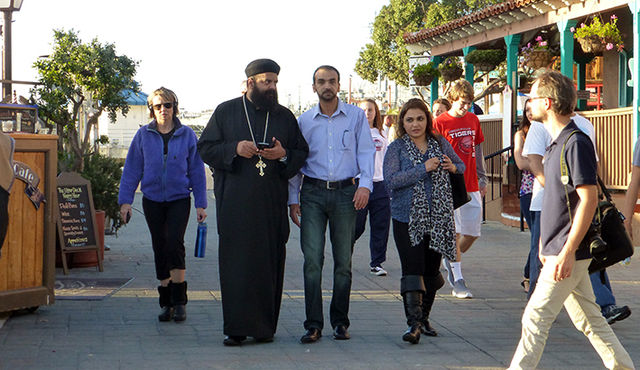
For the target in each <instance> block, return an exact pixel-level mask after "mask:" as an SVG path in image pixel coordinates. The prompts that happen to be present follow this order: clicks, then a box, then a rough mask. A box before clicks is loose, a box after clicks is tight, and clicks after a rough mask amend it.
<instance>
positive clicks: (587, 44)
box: [577, 36, 605, 54]
mask: <svg viewBox="0 0 640 370" xmlns="http://www.w3.org/2000/svg"><path fill="white" fill-rule="evenodd" d="M577 40H578V42H579V43H580V47H582V51H584V52H585V53H592V54H601V53H602V52H603V51H604V49H605V43H603V42H602V39H601V38H600V37H598V36H587V37H583V38H579V39H577Z"/></svg>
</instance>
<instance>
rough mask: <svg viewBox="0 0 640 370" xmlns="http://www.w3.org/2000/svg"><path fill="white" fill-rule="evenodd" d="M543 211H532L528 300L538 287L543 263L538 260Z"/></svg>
mask: <svg viewBox="0 0 640 370" xmlns="http://www.w3.org/2000/svg"><path fill="white" fill-rule="evenodd" d="M541 213H542V212H541V211H531V246H530V248H529V293H527V299H529V298H531V294H532V293H533V289H535V287H536V282H537V281H538V276H540V270H541V269H542V262H540V259H539V258H538V246H539V244H540V214H541Z"/></svg>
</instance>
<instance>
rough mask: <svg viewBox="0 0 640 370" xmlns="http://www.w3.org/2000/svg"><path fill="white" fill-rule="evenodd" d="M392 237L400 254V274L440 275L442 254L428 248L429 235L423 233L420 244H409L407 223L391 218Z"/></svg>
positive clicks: (430, 276)
mask: <svg viewBox="0 0 640 370" xmlns="http://www.w3.org/2000/svg"><path fill="white" fill-rule="evenodd" d="M393 239H394V240H395V241H396V247H397V248H398V254H399V255H400V264H401V265H402V276H407V275H420V276H423V277H425V278H433V277H436V276H438V275H440V260H441V259H442V255H441V254H440V253H438V252H436V251H434V250H433V249H431V248H429V241H430V237H429V235H425V236H424V239H423V240H422V242H421V243H420V244H418V245H416V246H411V241H410V239H409V224H408V223H405V222H400V221H397V220H393Z"/></svg>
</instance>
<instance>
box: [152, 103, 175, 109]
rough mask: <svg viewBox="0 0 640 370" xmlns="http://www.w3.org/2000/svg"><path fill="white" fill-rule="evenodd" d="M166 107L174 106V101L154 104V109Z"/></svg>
mask: <svg viewBox="0 0 640 370" xmlns="http://www.w3.org/2000/svg"><path fill="white" fill-rule="evenodd" d="M162 107H165V108H167V109H171V108H173V103H162V104H154V105H153V109H155V110H160V108H162Z"/></svg>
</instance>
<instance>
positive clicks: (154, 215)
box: [118, 87, 207, 322]
mask: <svg viewBox="0 0 640 370" xmlns="http://www.w3.org/2000/svg"><path fill="white" fill-rule="evenodd" d="M147 103H148V105H149V116H150V117H151V118H154V120H153V121H151V123H149V124H148V125H146V126H143V127H141V128H140V129H139V130H138V132H137V133H136V135H135V137H134V138H133V142H132V143H131V146H130V147H129V153H128V154H127V160H126V162H125V164H124V170H123V172H122V179H121V181H120V194H119V196H118V202H119V204H120V216H121V217H122V219H123V220H125V222H128V221H129V218H130V217H131V203H132V202H133V197H134V194H135V191H136V189H137V187H138V184H140V185H141V186H140V188H141V190H142V194H143V198H142V208H143V210H144V215H145V218H146V220H147V225H148V226H149V231H150V232H151V244H152V246H153V254H154V260H155V264H156V277H157V279H158V280H160V286H159V287H158V293H159V294H160V307H161V309H162V311H161V313H160V315H158V320H160V321H170V320H171V319H173V320H175V321H176V322H180V321H184V320H186V318H187V312H186V308H185V305H186V304H187V282H186V281H185V279H184V275H185V263H184V257H185V251H184V233H185V230H186V228H187V224H188V222H189V209H190V208H191V198H190V193H191V192H193V197H194V199H195V206H196V213H197V215H198V222H203V221H204V220H205V218H207V214H206V212H205V208H207V194H206V179H205V173H204V163H203V162H202V159H201V158H200V155H199V154H198V150H197V147H196V145H197V141H198V138H197V137H196V134H195V133H194V132H193V130H192V129H191V128H189V127H187V126H183V125H182V124H181V123H180V121H179V120H178V118H177V115H178V98H177V97H176V95H175V94H174V92H173V91H171V90H169V89H166V88H164V87H161V88H159V89H157V90H155V91H154V92H153V93H152V94H151V95H150V96H149V98H148V99H147Z"/></svg>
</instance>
